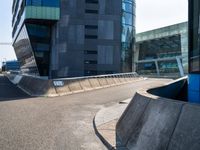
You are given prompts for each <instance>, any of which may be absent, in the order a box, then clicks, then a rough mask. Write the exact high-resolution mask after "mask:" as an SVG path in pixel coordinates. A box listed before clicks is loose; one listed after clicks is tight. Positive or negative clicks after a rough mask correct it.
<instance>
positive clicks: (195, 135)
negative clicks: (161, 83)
mask: <svg viewBox="0 0 200 150" xmlns="http://www.w3.org/2000/svg"><path fill="white" fill-rule="evenodd" d="M183 80H185V79H183ZM183 80H180V81H178V82H183ZM175 84H176V85H180V83H179V84H177V81H176V82H175V83H172V84H170V85H168V87H167V90H168V91H167V92H169V93H170V92H173V91H170V86H172V87H174V86H175ZM177 88H178V87H177ZM171 89H172V90H174V88H171ZM146 91H147V90H140V91H138V92H137V93H136V95H135V96H134V98H133V99H132V101H131V102H130V104H129V106H128V107H127V109H126V110H125V112H124V113H123V115H122V116H121V118H120V119H119V121H118V123H117V126H116V135H117V139H116V140H117V143H118V145H117V147H126V148H127V149H130V150H199V149H200V142H199V141H200V118H199V115H200V105H195V104H190V103H186V102H183V101H178V100H172V99H167V98H163V97H159V96H154V95H151V94H149V93H147V92H146Z"/></svg>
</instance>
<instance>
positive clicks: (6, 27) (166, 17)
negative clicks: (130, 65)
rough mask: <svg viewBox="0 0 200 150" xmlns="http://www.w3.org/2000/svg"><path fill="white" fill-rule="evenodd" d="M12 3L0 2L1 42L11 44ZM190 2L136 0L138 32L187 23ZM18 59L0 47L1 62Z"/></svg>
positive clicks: (7, 0) (5, 47) (184, 0)
mask: <svg viewBox="0 0 200 150" xmlns="http://www.w3.org/2000/svg"><path fill="white" fill-rule="evenodd" d="M12 1H13V0H1V1H0V20H1V24H0V42H11V41H12V37H11V32H12V27H11V20H12V12H11V7H12ZM187 1H188V0H153V1H151V0H136V7H137V9H136V18H137V19H136V31H137V32H143V31H147V30H151V29H156V28H159V27H164V26H167V25H171V24H175V23H180V22H183V21H187V3H188V2H187ZM3 59H6V60H14V59H16V56H15V53H14V50H13V48H12V46H0V66H1V61H2V60H3Z"/></svg>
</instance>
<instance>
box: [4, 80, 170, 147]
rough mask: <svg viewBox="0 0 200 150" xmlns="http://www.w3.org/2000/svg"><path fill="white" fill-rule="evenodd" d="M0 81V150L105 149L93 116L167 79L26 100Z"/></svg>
mask: <svg viewBox="0 0 200 150" xmlns="http://www.w3.org/2000/svg"><path fill="white" fill-rule="evenodd" d="M0 81H1V82H0V84H1V86H0V91H1V93H0V96H2V95H3V96H2V97H4V99H3V101H0V150H106V148H105V147H104V145H103V144H102V142H101V141H100V140H99V138H98V137H97V136H96V135H95V132H94V128H93V118H94V116H95V114H96V113H97V112H98V111H99V110H100V109H101V108H102V107H105V106H109V105H112V104H114V103H116V102H119V101H121V100H125V99H128V98H130V97H132V96H133V95H134V93H135V91H136V90H137V89H138V88H142V87H144V86H145V85H148V84H156V83H158V82H163V83H164V82H166V81H169V80H157V79H148V80H145V81H140V82H135V83H130V84H125V85H121V86H115V87H110V88H106V89H99V90H95V91H89V92H85V93H78V94H74V95H68V96H63V97H55V98H30V97H27V95H26V94H24V93H23V92H22V91H21V90H19V89H17V87H15V86H13V85H12V84H9V82H8V80H7V79H5V78H3V77H1V79H0ZM15 90H16V91H15ZM7 93H8V94H9V95H7ZM12 93H13V95H12ZM21 94H22V95H21ZM6 95H7V96H8V97H9V98H8V101H6V100H5V99H6V98H5V97H6ZM15 96H16V97H15ZM20 97H23V98H22V99H20ZM25 97H27V98H25Z"/></svg>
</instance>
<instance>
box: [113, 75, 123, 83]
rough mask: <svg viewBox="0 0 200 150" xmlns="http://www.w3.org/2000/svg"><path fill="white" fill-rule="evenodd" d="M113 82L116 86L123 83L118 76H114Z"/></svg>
mask: <svg viewBox="0 0 200 150" xmlns="http://www.w3.org/2000/svg"><path fill="white" fill-rule="evenodd" d="M113 80H114V82H115V84H120V83H121V81H120V80H119V78H118V77H117V76H114V77H113Z"/></svg>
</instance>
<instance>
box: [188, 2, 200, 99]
mask: <svg viewBox="0 0 200 150" xmlns="http://www.w3.org/2000/svg"><path fill="white" fill-rule="evenodd" d="M199 18H200V1H199V0H189V88H188V99H189V101H190V102H197V103H200V22H199V21H200V20H199Z"/></svg>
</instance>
